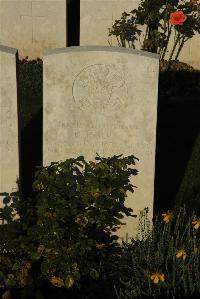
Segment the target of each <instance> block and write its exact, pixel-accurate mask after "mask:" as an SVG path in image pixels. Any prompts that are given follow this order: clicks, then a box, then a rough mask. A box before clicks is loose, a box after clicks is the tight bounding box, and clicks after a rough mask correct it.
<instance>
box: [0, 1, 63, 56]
mask: <svg viewBox="0 0 200 299" xmlns="http://www.w3.org/2000/svg"><path fill="white" fill-rule="evenodd" d="M66 13H67V12H66V0H26V1H25V0H1V1H0V43H1V44H4V45H8V46H10V47H15V48H17V49H18V50H19V56H20V58H22V57H25V56H28V57H29V58H30V59H33V58H37V57H42V54H43V50H44V49H48V48H59V47H66V43H67V26H66Z"/></svg>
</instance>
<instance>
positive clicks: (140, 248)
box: [112, 208, 200, 299]
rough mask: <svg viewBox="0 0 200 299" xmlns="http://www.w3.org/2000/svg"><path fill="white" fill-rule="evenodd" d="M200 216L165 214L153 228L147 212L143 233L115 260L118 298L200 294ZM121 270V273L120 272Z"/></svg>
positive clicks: (183, 212) (127, 245)
mask: <svg viewBox="0 0 200 299" xmlns="http://www.w3.org/2000/svg"><path fill="white" fill-rule="evenodd" d="M199 234H200V218H197V216H196V215H194V214H193V215H192V216H191V217H188V215H187V213H186V211H185V208H181V209H180V211H179V213H178V214H177V215H173V214H172V213H170V212H167V213H165V214H163V221H159V220H156V222H155V224H154V225H153V228H152V229H150V227H149V223H148V219H147V214H146V212H145V213H143V214H142V215H141V218H140V233H139V235H138V239H137V240H132V242H131V244H126V243H124V245H123V247H122V254H121V258H120V259H118V260H117V261H115V263H113V265H114V267H113V269H114V270H112V272H113V273H116V276H115V279H116V281H117V283H116V293H117V298H118V299H132V298H191V296H192V295H194V296H195V295H199V294H200V280H199V277H200V235H199ZM116 271H117V272H116Z"/></svg>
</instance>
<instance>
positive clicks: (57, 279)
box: [50, 276, 65, 288]
mask: <svg viewBox="0 0 200 299" xmlns="http://www.w3.org/2000/svg"><path fill="white" fill-rule="evenodd" d="M50 282H51V283H52V285H54V286H55V287H58V288H60V287H64V285H65V284H64V281H63V280H62V278H60V277H58V276H53V277H51V279H50Z"/></svg>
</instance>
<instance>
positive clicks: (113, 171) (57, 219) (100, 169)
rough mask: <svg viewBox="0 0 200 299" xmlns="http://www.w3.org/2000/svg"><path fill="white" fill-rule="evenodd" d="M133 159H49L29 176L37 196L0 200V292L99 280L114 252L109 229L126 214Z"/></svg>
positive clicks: (113, 229) (131, 188)
mask: <svg viewBox="0 0 200 299" xmlns="http://www.w3.org/2000/svg"><path fill="white" fill-rule="evenodd" d="M136 160H137V158H135V157H134V156H128V157H124V158H123V157H122V156H121V155H120V156H113V157H111V158H110V157H109V158H102V157H100V156H97V157H96V158H95V161H89V162H86V161H85V160H84V157H82V156H80V157H78V158H76V159H67V160H66V161H64V162H57V163H56V162H53V163H51V165H50V166H47V167H42V168H39V170H38V171H37V173H36V181H35V182H34V185H33V188H34V189H35V190H36V191H37V192H38V195H37V196H36V198H33V199H27V200H26V201H20V200H15V201H14V202H11V203H9V202H8V200H4V202H5V204H6V207H5V209H7V208H8V204H9V211H8V210H6V213H5V210H4V209H1V210H0V212H1V219H3V220H4V224H3V225H1V226H0V233H1V241H0V266H1V272H0V290H2V292H3V293H4V294H7V293H6V292H8V291H9V290H12V289H13V288H14V289H23V288H26V287H32V288H34V289H37V288H38V285H40V284H41V283H42V282H45V281H47V282H49V284H51V285H53V286H55V287H58V288H71V287H74V286H78V285H79V284H80V283H81V281H82V280H83V279H93V280H98V279H100V278H101V279H103V278H105V277H104V276H105V273H106V267H109V266H108V264H107V262H106V259H107V256H112V255H113V254H116V252H117V251H118V249H119V245H118V243H117V239H118V237H117V236H116V234H115V232H116V230H117V228H118V227H119V226H120V225H122V223H121V219H122V218H123V216H124V215H127V216H131V215H132V209H130V208H127V207H125V205H124V203H125V198H126V196H127V193H128V192H134V186H133V185H132V184H131V183H130V176H132V175H137V170H136V169H135V168H134V165H135V161H136ZM7 199H9V200H11V199H12V198H11V197H9V198H8V196H7ZM16 213H17V214H18V218H14V216H16V215H15V214H16ZM103 260H104V262H102V261H103ZM107 261H108V262H109V259H108V260H107Z"/></svg>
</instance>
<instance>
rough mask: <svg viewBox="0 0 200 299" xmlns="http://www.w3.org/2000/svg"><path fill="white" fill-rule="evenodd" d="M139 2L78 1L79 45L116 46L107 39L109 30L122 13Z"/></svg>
mask: <svg viewBox="0 0 200 299" xmlns="http://www.w3.org/2000/svg"><path fill="white" fill-rule="evenodd" d="M139 2H140V0H81V1H80V45H81V46H88V45H102V46H108V45H109V43H111V44H112V45H113V46H114V45H117V41H116V40H115V38H112V37H109V38H108V34H109V30H108V28H111V27H112V25H113V24H114V22H115V20H116V19H120V18H121V16H122V13H123V12H124V11H126V12H130V11H131V10H133V9H135V8H137V6H138V4H139Z"/></svg>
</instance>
